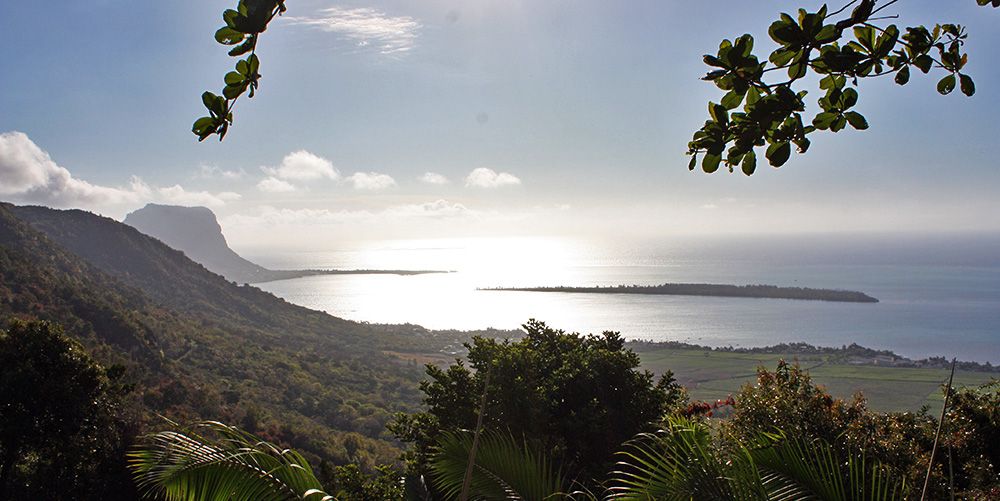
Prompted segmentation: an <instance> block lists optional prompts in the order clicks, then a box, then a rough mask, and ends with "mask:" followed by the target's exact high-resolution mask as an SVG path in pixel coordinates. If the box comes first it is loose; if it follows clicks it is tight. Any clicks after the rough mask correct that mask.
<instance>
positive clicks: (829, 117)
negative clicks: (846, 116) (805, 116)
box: [813, 112, 839, 130]
mask: <svg viewBox="0 0 1000 501" xmlns="http://www.w3.org/2000/svg"><path fill="white" fill-rule="evenodd" d="M838 116H839V115H838V114H837V113H831V112H824V113H820V114H819V115H816V118H813V125H814V126H816V128H817V129H822V130H826V129H829V128H830V126H831V125H833V122H834V120H836V119H837V117H838Z"/></svg>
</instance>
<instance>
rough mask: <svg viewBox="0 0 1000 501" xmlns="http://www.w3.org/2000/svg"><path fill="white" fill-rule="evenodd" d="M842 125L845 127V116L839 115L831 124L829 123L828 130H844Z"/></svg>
mask: <svg viewBox="0 0 1000 501" xmlns="http://www.w3.org/2000/svg"><path fill="white" fill-rule="evenodd" d="M844 127H847V117H845V116H843V115H840V116H838V117H837V119H836V120H834V121H833V124H832V125H830V130H831V131H833V132H840V131H842V130H844Z"/></svg>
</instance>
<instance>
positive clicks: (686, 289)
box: [477, 283, 878, 303]
mask: <svg viewBox="0 0 1000 501" xmlns="http://www.w3.org/2000/svg"><path fill="white" fill-rule="evenodd" d="M477 290H481V291H517V292H575V293H585V294H652V295H669V296H718V297H753V298H768V299H800V300H811V301H836V302H844V303H877V302H878V299H875V298H873V297H871V296H869V295H868V294H865V293H863V292H857V291H848V290H837V289H810V288H806V287H778V286H776V285H725V284H670V283H668V284H662V285H617V286H610V287H567V286H558V287H496V288H479V289H477Z"/></svg>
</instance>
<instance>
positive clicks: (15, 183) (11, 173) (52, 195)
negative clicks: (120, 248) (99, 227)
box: [0, 132, 141, 207]
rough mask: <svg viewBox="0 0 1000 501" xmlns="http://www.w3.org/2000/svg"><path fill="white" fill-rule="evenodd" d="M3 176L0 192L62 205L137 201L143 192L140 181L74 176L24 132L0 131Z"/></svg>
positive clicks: (28, 200) (0, 175) (20, 198)
mask: <svg viewBox="0 0 1000 501" xmlns="http://www.w3.org/2000/svg"><path fill="white" fill-rule="evenodd" d="M0 180H3V182H2V183H0V195H4V196H10V197H13V198H15V199H17V200H19V201H24V202H32V203H44V204H50V205H55V206H61V207H67V206H73V207H75V206H83V205H104V204H122V203H134V202H137V201H138V200H139V198H140V196H141V193H139V192H138V191H136V188H139V185H138V184H136V185H135V186H130V187H109V186H99V185H95V184H91V183H88V182H87V181H83V180H81V179H76V178H74V177H73V175H72V174H70V172H69V170H67V169H66V168H65V167H61V166H59V165H58V164H56V163H55V162H54V161H53V160H52V158H51V157H49V154H48V153H46V152H45V151H43V150H42V149H41V148H39V147H38V145H36V144H35V143H34V142H33V141H32V140H31V139H30V138H28V136H27V135H26V134H24V133H23V132H5V133H2V134H0ZM136 181H137V180H135V179H134V180H133V183H135V182H136Z"/></svg>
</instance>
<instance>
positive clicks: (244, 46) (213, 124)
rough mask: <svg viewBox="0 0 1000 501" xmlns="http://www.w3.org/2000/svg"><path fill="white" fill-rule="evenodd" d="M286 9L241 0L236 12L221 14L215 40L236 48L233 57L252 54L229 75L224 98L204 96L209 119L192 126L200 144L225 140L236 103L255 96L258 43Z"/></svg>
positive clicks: (274, 2)
mask: <svg viewBox="0 0 1000 501" xmlns="http://www.w3.org/2000/svg"><path fill="white" fill-rule="evenodd" d="M285 10H286V9H285V2H284V0H240V2H239V4H238V5H237V7H236V10H233V9H227V10H226V11H225V12H223V13H222V19H223V20H224V21H225V22H226V25H225V26H223V27H222V28H219V30H218V31H216V32H215V40H216V41H217V42H219V43H220V44H223V45H231V46H235V47H233V48H232V49H231V50H230V51H229V55H230V56H233V57H239V56H243V55H244V54H249V55H248V56H247V57H246V58H244V59H240V60H239V61H237V62H236V70H235V71H230V72H229V73H226V76H225V83H226V86H225V87H224V88H223V89H222V95H221V96H219V95H216V94H215V93H213V92H210V91H205V93H203V94H202V95H201V101H202V103H204V105H205V108H206V109H207V110H208V116H204V117H201V118H199V119H197V120H195V121H194V125H193V126H192V127H191V132H193V133H194V134H195V135H196V136H198V141H204V140H205V139H207V138H208V137H209V136H211V135H212V134H218V135H219V141H222V139H223V138H224V137H226V132H228V131H229V127H230V126H231V125H232V124H233V108H234V107H235V106H236V101H237V100H239V98H240V96H242V95H243V94H244V93H247V98H252V97H253V96H254V93H255V92H256V90H257V86H258V85H259V84H260V72H259V71H258V70H259V68H260V59H259V58H258V57H257V53H256V52H257V40H258V39H259V38H260V34H261V33H263V32H264V30H266V29H267V25H268V23H270V22H271V20H272V19H274V17H275V16H278V15H281V14H282V13H284V12H285ZM248 91H249V92H248Z"/></svg>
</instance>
